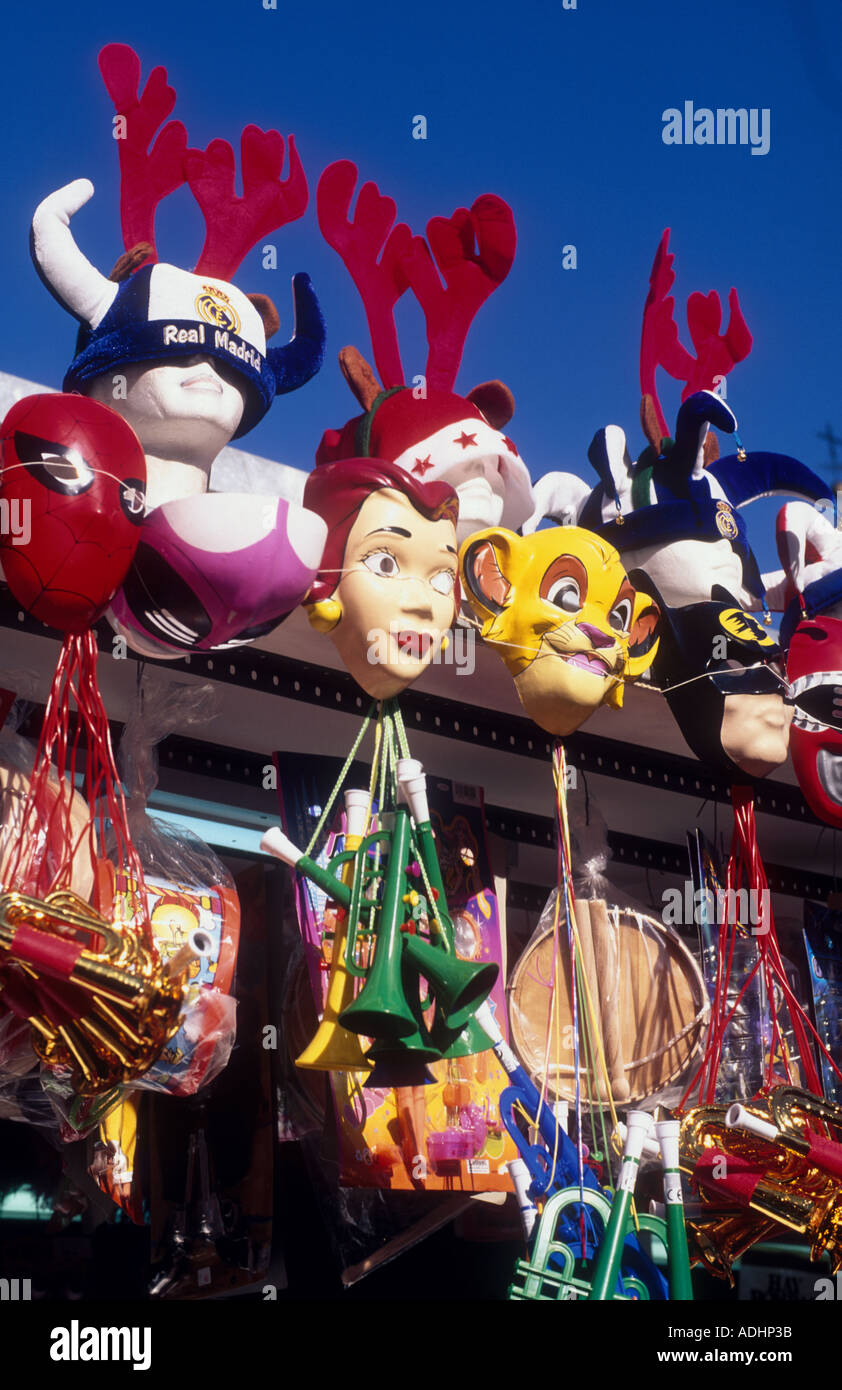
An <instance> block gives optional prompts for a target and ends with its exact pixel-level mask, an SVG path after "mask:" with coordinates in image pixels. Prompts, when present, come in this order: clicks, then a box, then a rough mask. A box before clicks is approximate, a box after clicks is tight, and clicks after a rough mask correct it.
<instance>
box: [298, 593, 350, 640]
mask: <svg viewBox="0 0 842 1390" xmlns="http://www.w3.org/2000/svg"><path fill="white" fill-rule="evenodd" d="M306 607H307V617H308V618H309V619H310V626H311V627H313V628H315V630H316V632H332V630H333V629H334V628H335V627H336V624H337V623H338V622H339V619H340V618H341V617H342V604H341V603H340V602H339V599H338V598H322V599H319V601H318V603H308V604H307V605H306Z"/></svg>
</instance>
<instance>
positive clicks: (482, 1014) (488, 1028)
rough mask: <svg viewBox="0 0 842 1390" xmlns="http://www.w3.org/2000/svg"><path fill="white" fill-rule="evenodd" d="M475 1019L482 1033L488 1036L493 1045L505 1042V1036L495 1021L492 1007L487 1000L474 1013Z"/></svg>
mask: <svg viewBox="0 0 842 1390" xmlns="http://www.w3.org/2000/svg"><path fill="white" fill-rule="evenodd" d="M474 1018H475V1019H476V1021H477V1023H478V1024H479V1026H480V1028H481V1029H482V1031H483V1032H484V1033H487V1034H488V1036H489V1037H490V1039H491V1041H492V1042H493V1043H495V1044H496V1043H501V1042H502V1041H503V1034H502V1033H501V1031H500V1028H499V1025H498V1024H497V1023H496V1021H495V1018H494V1015H493V1013H492V1012H491V1005H490V1004H489V1002H488V1000H487V999H486V1000H485V1001H484V1002H483V1003H482V1004H480V1006H479V1008H478V1009H477V1010H476V1011H475V1012H474Z"/></svg>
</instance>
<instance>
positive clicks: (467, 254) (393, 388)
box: [316, 160, 532, 527]
mask: <svg viewBox="0 0 842 1390" xmlns="http://www.w3.org/2000/svg"><path fill="white" fill-rule="evenodd" d="M356 182H357V168H356V165H354V164H352V163H351V162H350V160H339V161H337V162H336V163H334V164H331V165H329V166H328V168H327V169H325V171H324V173H323V174H322V176H321V178H320V180H319V187H318V191H317V195H316V198H317V209H318V217H319V227H320V228H321V232H322V235H323V236H324V238H325V240H326V241H327V242H328V244H329V245H330V246H332V247H333V249H334V250H335V251H336V252H337V253H338V254H339V256H340V257H341V258H342V261H343V262H344V264H345V266H346V268H347V270H348V272H349V274H350V276H351V278H352V280H353V281H354V284H355V285H356V287H357V290H358V291H359V294H360V298H361V299H362V302H363V305H364V308H365V312H366V317H367V320H368V326H369V333H370V336H371V344H372V349H373V352H374V361H375V365H376V368H377V372H378V373H379V377H380V381H378V380H377V378H376V377H375V374H374V371H373V370H372V368H371V367H370V366H369V364H368V363H367V362H366V361H365V359H364V358H363V356H362V355H361V353H360V352H358V351H357V349H356V348H353V347H347V348H344V349H343V350H342V352H341V353H340V354H339V362H340V366H341V368H342V371H343V373H344V375H345V377H346V379H347V381H348V384H349V385H350V387H351V389H352V391H353V392H354V395H355V396H356V398H357V400H358V401H359V403H360V405H361V406H362V409H363V414H362V415H359V416H357V417H356V418H355V419H353V420H349V421H348V422H347V423H346V424H345V425H344V427H343V428H342V429H341V430H335V429H334V430H326V431H325V433H324V435H323V437H322V440H321V443H320V444H319V447H318V450H317V452H316V463H317V464H325V463H330V462H332V461H336V460H337V459H342V458H347V457H349V456H366V457H378V458H385V459H388V460H390V461H391V462H394V463H397V464H399V465H400V466H401V467H402V468H404V469H405V470H406V471H407V472H408V473H410V474H412V475H414V476H415V477H416V478H418V479H421V480H423V481H425V482H432V481H439V480H441V479H448V478H449V475H450V474H451V473H452V470H453V469H454V468H459V469H460V470H461V472H462V473H463V474H465V473H466V472H467V470H468V469H470V467H471V466H472V465H473V466H474V467H476V466H479V465H482V466H484V467H485V466H488V467H492V468H493V469H494V470H495V471H496V472H497V473H498V474H499V475H500V477H501V478H502V482H503V485H504V488H505V493H506V498H505V502H504V508H503V517H502V524H504V525H506V526H511V527H517V526H519V525H520V524H521V522H522V521H524V520H525V518H526V517H527V516H528V515H529V512H530V510H531V508H532V490H531V480H530V477H529V472H528V470H527V468H526V465H525V464H524V463H523V460H522V459H521V458H520V456H519V454H518V451H517V449H516V447H515V445H514V443H513V442H512V440H511V439H510V438H509V437H508V435H506V434H504V433H503V430H504V428H505V426H506V425H507V424H508V422H509V420H510V419H511V417H512V414H513V413H514V398H513V396H512V393H511V391H510V390H509V389H508V387H507V386H504V385H503V383H502V382H500V381H486V382H483V383H482V384H481V385H479V386H476V387H474V388H473V390H471V391H468V392H467V393H466V395H464V396H461V395H457V394H455V391H454V386H455V381H456V375H457V373H458V371H459V364H460V362H461V358H462V351H463V349H464V345H465V341H466V338H467V335H468V332H469V329H470V327H471V324H472V322H473V319H474V316H475V315H476V313H477V312H478V310H479V309H480V307H481V305H482V304H483V303H484V302H485V300H486V299H487V298H488V297H489V295H491V294H493V293H494V291H495V290H496V289H497V288H498V287H499V286H500V285H501V284H502V282H503V280H504V279H505V278H506V276H507V275H508V273H509V270H510V269H511V266H512V263H513V261H514V254H515V245H516V242H517V233H516V231H515V224H514V218H513V216H512V210H511V208H510V207H509V206H508V204H507V203H505V202H504V201H503V199H502V198H499V197H497V195H496V194H493V193H486V194H483V195H482V196H481V197H479V198H477V199H476V200H475V201H474V203H473V205H472V206H471V208H470V209H468V208H459V209H457V211H456V212H454V214H453V216H452V217H434V218H431V219H430V221H429V222H428V224H427V236H426V240H425V238H424V237H421V236H413V235H412V233H411V231H410V229H409V227H408V226H407V225H406V224H405V223H398V224H397V225H394V222H395V214H396V207H395V203H394V200H393V199H392V198H389V197H388V196H386V195H384V194H381V193H380V192H379V190H378V188H377V186H376V184H374V183H371V182H369V183H365V184H363V186H362V188H361V189H360V193H359V197H358V199H357V206H356V211H355V213H354V215H353V217H351V216H350V215H349V209H350V204H351V199H352V196H353V193H354V188H355V185H356ZM442 281H444V283H442ZM407 289H409V290H411V292H412V293H413V294H414V296H415V298H416V299H417V301H418V303H419V305H420V306H421V309H422V310H423V313H424V319H425V323H426V330H427V344H428V354H427V361H426V366H425V369H424V374H423V387H421V388H419V389H413V388H411V387H409V386H408V385H407V384H406V376H405V374H404V368H403V365H402V362H401V355H400V348H399V345H398V335H397V329H396V326H395V318H394V311H395V305H396V304H397V302H398V300H399V299H400V298H401V296H402V295H403V294H404V293H405V291H406V290H407ZM417 379H418V380H420V378H417ZM381 382H382V385H381Z"/></svg>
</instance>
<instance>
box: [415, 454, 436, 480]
mask: <svg viewBox="0 0 842 1390" xmlns="http://www.w3.org/2000/svg"><path fill="white" fill-rule="evenodd" d="M432 467H433V465H432V464H431V462H430V455H429V454H428V455H427V457H426V458H425V459H416V460H415V462H414V464H413V465H412V471H413V473H417V474H418V476H419V478H423V476H424V474H425V473H429V471H430V469H431V468H432Z"/></svg>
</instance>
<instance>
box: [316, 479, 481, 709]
mask: <svg viewBox="0 0 842 1390" xmlns="http://www.w3.org/2000/svg"><path fill="white" fill-rule="evenodd" d="M457 573H458V571H457V561H456V528H455V526H454V523H453V521H452V520H450V519H449V518H443V519H441V520H434V519H433V518H431V517H426V516H423V515H422V513H421V512H419V511H418V510H417V509H416V508H415V507H414V506H413V504H412V502H411V501H410V499H409V498H408V497H407V496H405V495H404V494H403V493H401V492H397V491H395V490H393V489H391V488H381V489H379V490H378V491H377V492H373V493H372V494H371V495H370V496H369V497H368V498H367V499H366V501H365V502H364V503H363V505H362V506H361V507H360V509H359V512H358V514H357V517H356V520H355V521H354V524H353V526H352V527H351V530H350V533H349V535H348V540H347V542H346V545H345V555H344V562H343V573H342V577H341V579H340V581H339V584H338V585H337V587H336V590H335V591H334V595H333V597H334V599H335V600H336V601H338V603H339V605H340V607H341V616H340V618H339V621H338V623H337V624H336V626H335V627H334V628H333V630H332V631H331V633H330V636H331V639H332V641H333V642H334V645H335V646H336V649H337V651H338V652H339V655H340V656H341V658H342V660H343V662H344V664H345V666H346V667H347V669H348V670H349V671H350V673H351V675H352V676H353V677H354V679H355V680H356V681H357V683H358V684H359V685H360V686H362V688H363V690H365V691H366V692H367V693H368V694H369V695H371V696H372V697H373V698H374V699H378V700H379V699H385V698H388V697H390V696H392V695H396V694H397V693H398V692H399V691H401V690H403V689H405V688H406V686H408V685H410V684H411V683H412V682H413V681H414V680H417V678H418V677H419V676H420V675H421V673H422V671H424V670H425V669H426V667H427V666H428V665H429V664H430V662H431V661H432V659H433V657H434V656H435V655H436V653H437V652H438V651H440V650H441V645H442V639H443V637H444V635H445V634H446V633H447V631H448V629H449V628H450V627H451V625H452V623H453V619H454V612H455V598H454V591H455V586H456V578H457Z"/></svg>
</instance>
